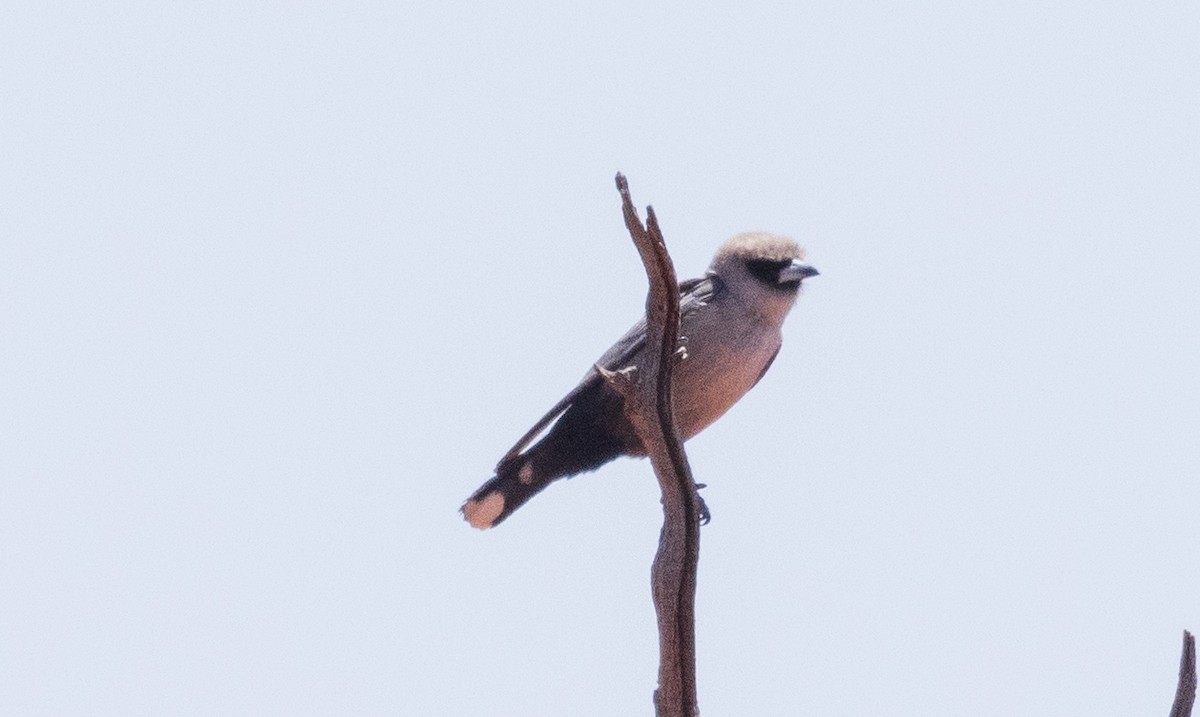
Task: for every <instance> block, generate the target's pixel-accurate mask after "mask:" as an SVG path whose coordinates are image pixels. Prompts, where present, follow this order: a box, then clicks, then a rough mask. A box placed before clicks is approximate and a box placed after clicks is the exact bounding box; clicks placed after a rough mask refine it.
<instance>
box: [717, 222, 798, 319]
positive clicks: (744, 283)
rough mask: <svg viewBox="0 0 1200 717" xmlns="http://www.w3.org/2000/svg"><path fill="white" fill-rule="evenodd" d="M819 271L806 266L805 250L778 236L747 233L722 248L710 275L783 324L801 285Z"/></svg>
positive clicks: (735, 236) (736, 236)
mask: <svg viewBox="0 0 1200 717" xmlns="http://www.w3.org/2000/svg"><path fill="white" fill-rule="evenodd" d="M818 273H819V272H817V270H816V269H814V268H813V267H812V266H810V265H808V264H805V263H804V249H802V248H800V246H799V245H798V244H796V242H794V241H792V240H791V239H789V238H787V237H783V236H779V235H777V234H768V233H766V232H745V233H742V234H736V235H734V236H733V238H731V239H730V240H729V241H727V242H725V243H724V244H722V245H721V248H720V249H718V250H717V254H716V256H714V257H713V260H712V264H711V265H709V268H708V274H709V275H710V276H716V277H717V278H719V279H720V281H721V283H722V284H723V285H724V286H725V288H726V289H727V290H728V291H729V292H730V293H732V294H734V295H735V296H737V297H739V298H740V299H742V300H743V301H746V302H747V303H750V304H752V305H755V306H759V307H761V309H762V311H763V313H764V314H767V315H768V316H771V317H773V318H777V319H778V320H780V321H782V319H783V317H784V316H785V315H786V314H787V312H788V310H789V309H791V308H792V304H793V303H795V301H796V294H797V293H798V292H799V291H800V285H801V283H803V281H804V280H805V279H807V278H809V277H811V276H816V275H817V274H818Z"/></svg>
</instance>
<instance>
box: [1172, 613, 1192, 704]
mask: <svg viewBox="0 0 1200 717" xmlns="http://www.w3.org/2000/svg"><path fill="white" fill-rule="evenodd" d="M1195 701H1196V638H1194V637H1192V633H1190V632H1188V631H1187V630H1184V631H1183V655H1181V656H1180V658H1179V686H1178V687H1176V688H1175V703H1174V704H1173V705H1171V714H1170V717H1191V715H1192V704H1193V703H1194V702H1195Z"/></svg>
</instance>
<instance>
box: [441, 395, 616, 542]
mask: <svg viewBox="0 0 1200 717" xmlns="http://www.w3.org/2000/svg"><path fill="white" fill-rule="evenodd" d="M628 436H632V431H631V430H630V429H628V428H627V426H626V423H625V417H624V415H623V414H622V413H621V401H620V398H619V397H617V396H616V395H615V394H614V393H610V392H608V391H605V390H603V389H601V390H596V391H589V392H587V393H585V394H584V395H582V396H580V397H579V398H578V399H577V400H576V401H575V403H573V404H572V405H571V407H570V408H568V409H567V411H566V412H565V413H564V414H563V415H562V417H561V418H559V419H558V422H557V423H555V424H554V427H553V428H551V429H550V432H549V433H548V434H546V437H545V438H543V439H542V440H541V441H538V443H537V444H536V445H534V446H533V447H532V448H530V449H529V450H527V451H525V452H524V453H522V454H520V455H518V456H516V457H515V458H513V459H512V460H509V461H506V462H504V463H501V464H500V465H499V466H497V467H496V476H495V477H494V478H492V479H491V480H489V481H488V482H487V483H484V484H483V485H482V486H480V488H479V490H477V491H475V493H473V494H472V495H471V497H470V498H468V499H467V502H465V503H463V506H462V514H463V517H465V518H466V519H467V522H468V523H470V524H471V525H472V526H474V527H476V528H480V529H484V528H491V527H494V526H496V525H499V524H500V523H501V522H503V521H504V519H505V518H507V517H508V516H509V515H511V514H512V512H513V511H514V510H516V509H517V508H520V507H521V506H522V505H524V504H525V501H527V500H529V499H530V498H532V497H533V496H535V495H537V494H538V493H540V492H541V491H542V490H543V489H545V487H546V486H548V485H550V484H551V483H553V482H554V481H556V480H558V479H559V478H569V477H570V476H573V475H576V474H577V473H583V472H584V471H594V470H596V469H597V468H599V467H600V466H602V465H604V464H605V463H608V462H609V461H611V460H612V459H614V458H616V457H617V456H619V455H622V454H625V453H631V452H636V451H635V450H631V448H630V447H629V446H627V443H629V442H630V439H629V438H628ZM633 440H635V441H636V439H633Z"/></svg>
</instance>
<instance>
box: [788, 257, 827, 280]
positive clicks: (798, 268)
mask: <svg viewBox="0 0 1200 717" xmlns="http://www.w3.org/2000/svg"><path fill="white" fill-rule="evenodd" d="M820 273H821V272H819V271H817V270H816V269H815V268H813V267H812V266H809V265H808V264H805V263H803V262H801V261H800V260H799V259H795V260H793V261H792V263H791V265H790V266H786V267H784V268H783V270H781V271H780V272H779V283H780V284H784V283H787V282H789V281H802V280H804V279H807V278H808V277H810V276H817V275H818V274H820Z"/></svg>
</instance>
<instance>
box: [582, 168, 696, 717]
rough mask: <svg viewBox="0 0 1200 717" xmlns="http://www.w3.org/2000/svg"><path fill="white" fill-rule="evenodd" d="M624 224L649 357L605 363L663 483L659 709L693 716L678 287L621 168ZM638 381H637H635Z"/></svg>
mask: <svg viewBox="0 0 1200 717" xmlns="http://www.w3.org/2000/svg"><path fill="white" fill-rule="evenodd" d="M616 181H617V190H618V191H619V192H620V194H621V204H622V209H623V211H624V214H625V226H626V227H627V228H628V229H629V235H630V236H631V237H632V238H633V243H634V245H635V246H637V250H638V254H640V255H641V258H642V264H643V265H645V268H646V276H647V278H649V280H650V292H649V296H648V297H647V299H646V323H647V327H646V332H647V333H646V359H645V361H644V362H643V364H642V365H641V366H640V368H639V371H638V372H637V373H638V374H640V375H632V376H631V375H630V374H629V373H622V372H610V371H602V372H601V375H602V376H604V379H605V380H606V381H608V383H609V385H611V386H613V387H614V388H615V389H617V390H618V391H620V392H621V395H622V396H623V397H624V398H625V413H626V415H627V416H628V417H629V420H630V423H632V424H633V427H634V430H635V431H636V432H637V435H638V437H639V438H640V439H641V442H642V446H643V447H644V448H645V449H646V452H647V454H648V455H649V456H650V461H651V463H652V464H653V466H654V473H655V475H656V476H657V477H658V483H659V487H660V488H661V489H662V502H663V528H662V532H661V533H660V534H659V540H658V552H657V553H656V554H655V556H654V566H653V568H652V569H651V587H652V593H653V596H654V610H655V613H656V614H657V615H658V645H659V666H658V689H657V690H655V691H654V706H655V713H656V714H657V715H658V717H695V715H698V714H699V707H698V703H697V698H696V615H695V600H696V569H697V567H698V564H699V560H700V520H699V515H698V510H697V501H696V487H695V482H694V481H693V480H692V471H691V468H690V467H689V466H688V461H687V455H686V454H685V453H684V451H683V443H682V442H681V441H680V440H679V434H678V432H677V431H676V429H675V414H674V410H673V408H672V392H671V373H672V370H673V368H674V364H675V349H676V347H677V346H678V344H679V288H678V282H677V280H676V278H675V267H674V265H673V264H672V263H671V257H670V255H668V254H667V247H666V244H665V243H664V242H663V237H662V231H661V230H660V229H659V227H658V219H657V218H656V217H655V215H654V209H653V207H646V219H647V220H646V225H645V226H643V225H642V221H641V219H640V218H639V217H638V213H637V209H636V208H634V206H633V199H632V198H631V197H630V195H629V184H628V182H626V181H625V177H624V176H622V175H621V174H617V177H616ZM635 382H636V383H635Z"/></svg>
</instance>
